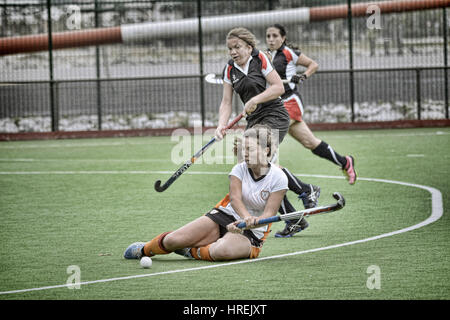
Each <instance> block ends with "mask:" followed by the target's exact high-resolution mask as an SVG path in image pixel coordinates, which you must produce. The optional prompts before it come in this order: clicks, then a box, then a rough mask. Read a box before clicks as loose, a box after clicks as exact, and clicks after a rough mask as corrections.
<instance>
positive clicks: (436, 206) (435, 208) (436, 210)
mask: <svg viewBox="0 0 450 320" xmlns="http://www.w3.org/2000/svg"><path fill="white" fill-rule="evenodd" d="M87 172H88V171H78V173H81V174H84V173H87ZM100 172H101V173H102V174H109V172H114V171H98V172H97V173H100ZM163 172H164V173H165V172H166V171H127V172H122V171H120V172H118V173H128V174H130V173H132V174H133V173H147V174H149V173H163ZM76 173H77V172H75V171H73V172H71V173H70V174H76ZM227 173H228V172H214V173H211V172H195V171H191V172H190V174H227ZM0 174H7V173H5V172H0ZM10 174H11V173H10ZM12 174H29V173H27V172H22V173H19V172H16V173H12ZM32 174H54V172H40V173H37V172H35V173H32ZM61 174H63V173H62V172H61ZM295 175H297V176H304V177H315V178H325V179H343V177H339V176H327V175H314V174H295ZM358 180H362V181H372V182H381V183H391V184H398V185H403V186H407V187H413V188H419V189H423V190H426V191H428V192H430V193H431V215H430V216H429V217H428V218H427V219H426V220H424V221H422V222H420V223H418V224H415V225H413V226H410V227H406V228H403V229H400V230H395V231H392V232H388V233H383V234H380V235H377V236H373V237H369V238H365V239H361V240H354V241H349V242H344V243H339V244H334V245H330V246H326V247H321V248H314V249H308V250H303V251H296V252H292V253H285V254H280V255H274V256H269V257H262V258H258V259H249V260H243V261H235V262H228V263H221V264H213V265H209V266H203V267H194V268H186V269H179V270H171V271H164V272H156V273H150V274H141V275H134V276H126V277H116V278H109V279H101V280H93V281H83V282H80V283H77V285H88V284H95V283H104V282H112V281H119V280H129V279H137V278H145V277H154V276H159V275H166V274H174V273H180V272H189V271H198V270H206V269H212V268H219V267H227V266H233V265H237V264H244V263H253V262H259V261H264V260H271V259H278V258H283V257H289V256H295V255H301V254H306V253H313V252H319V251H324V250H330V249H335V248H341V247H346V246H351V245H354V244H360V243H365V242H369V241H373V240H379V239H382V238H387V237H391V236H394V235H398V234H401V233H405V232H408V231H412V230H416V229H419V228H422V227H424V226H426V225H428V224H431V223H433V222H435V221H437V220H439V219H440V218H441V217H442V215H443V213H444V207H443V202H442V193H441V192H440V191H439V190H438V189H436V188H433V187H428V186H423V185H419V184H413V183H407V182H402V181H394V180H386V179H376V178H358ZM73 285H74V284H73V283H70V284H61V285H54V286H46V287H38V288H31V289H21V290H12V291H3V292H0V295H5V294H13V293H24V292H32V291H41V290H49V289H58V288H65V287H67V288H68V287H72V286H73Z"/></svg>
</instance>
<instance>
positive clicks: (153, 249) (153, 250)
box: [144, 231, 172, 257]
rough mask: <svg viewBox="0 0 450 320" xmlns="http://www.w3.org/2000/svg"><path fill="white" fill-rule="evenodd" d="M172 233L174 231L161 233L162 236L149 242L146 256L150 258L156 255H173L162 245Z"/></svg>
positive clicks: (145, 247)
mask: <svg viewBox="0 0 450 320" xmlns="http://www.w3.org/2000/svg"><path fill="white" fill-rule="evenodd" d="M171 232H172V231H168V232H164V233H161V234H160V235H158V236H156V237H154V238H153V239H152V240H150V241H149V242H147V243H146V244H145V246H144V254H145V255H146V256H148V257H153V256H154V255H155V254H168V253H171V251H168V250H167V249H166V248H164V246H163V244H162V241H163V239H164V237H165V236H167V235H168V234H169V233H171Z"/></svg>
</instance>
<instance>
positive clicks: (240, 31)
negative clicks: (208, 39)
mask: <svg viewBox="0 0 450 320" xmlns="http://www.w3.org/2000/svg"><path fill="white" fill-rule="evenodd" d="M230 38H238V39H241V40H242V41H244V42H245V43H247V44H248V45H249V46H251V47H252V48H256V37H255V35H254V34H253V33H251V32H250V31H249V30H248V29H246V28H243V27H238V28H234V29H231V30H230V32H228V34H227V40H228V39H230Z"/></svg>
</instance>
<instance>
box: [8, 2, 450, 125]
mask: <svg viewBox="0 0 450 320" xmlns="http://www.w3.org/2000/svg"><path fill="white" fill-rule="evenodd" d="M359 2H363V1H355V0H353V1H346V0H342V1H339V0H333V1H331V0H329V1H326V0H323V1H311V0H260V1H255V0H253V1H249V0H246V1H200V0H198V1H196V0H193V1H150V0H149V1H143V0H135V1H129V0H116V1H113V0H103V1H101V0H84V1H80V0H78V1H65V0H59V1H56V0H53V1H49V0H34V1H33V0H23V1H20V0H15V1H10V0H0V25H1V28H0V37H2V38H10V37H17V36H25V35H35V34H48V32H49V31H50V32H51V34H55V33H60V32H73V31H80V30H81V31H82V30H88V29H93V28H109V27H116V26H122V25H132V24H139V23H146V22H165V21H174V22H177V21H178V22H179V21H184V20H186V19H198V20H199V21H201V20H202V19H204V18H207V17H212V16H214V17H215V16H224V17H225V16H236V15H239V14H242V13H258V12H263V11H271V10H282V9H290V8H292V9H293V10H294V9H296V8H300V7H323V6H330V5H334V6H339V5H346V6H348V5H349V4H350V3H351V4H358V3H359ZM447 11H448V9H447V8H435V9H428V10H418V11H408V12H395V13H386V14H385V13H381V14H378V15H377V12H376V10H375V11H373V12H370V13H368V14H367V15H366V16H363V17H361V16H360V17H351V16H350V15H349V14H348V15H347V16H345V17H342V18H334V19H331V20H322V21H317V22H314V21H312V22H309V23H291V22H289V23H287V22H286V21H283V19H281V21H279V23H280V24H283V25H284V26H285V27H286V29H287V39H288V42H289V43H290V44H292V45H295V46H297V47H298V48H299V49H300V50H301V52H303V53H304V54H306V55H307V56H308V57H310V58H312V59H313V60H315V61H316V62H318V64H319V71H318V72H317V73H315V74H314V75H313V76H312V77H311V78H310V79H308V80H307V81H306V82H304V84H303V86H302V87H301V94H302V97H303V100H304V103H305V105H306V108H305V115H304V119H305V120H306V121H308V122H311V123H319V122H367V121H390V120H408V119H444V118H447V119H448V41H447V35H448V33H449V32H448V28H449V22H448V21H449V18H448V12H447ZM274 12H275V11H274ZM49 13H50V15H51V19H50V21H51V23H49V20H48V16H49ZM243 25H244V26H245V21H243ZM267 27H268V26H267V25H261V26H259V27H252V28H250V29H251V31H252V32H253V33H254V34H255V35H256V36H257V38H258V40H259V43H258V48H260V49H265V48H266V44H265V30H266V28H267ZM198 31H199V32H196V33H195V34H189V35H185V34H184V35H182V36H171V37H160V38H155V39H148V40H147V41H146V42H145V43H141V44H121V43H119V44H108V45H99V46H86V47H79V48H68V49H62V50H57V49H52V47H51V45H50V50H46V51H40V52H34V53H18V54H9V55H3V56H0V70H1V72H0V132H19V131H51V130H63V131H64V130H66V131H74V130H75V131H78V130H99V129H101V130H108V129H134V128H167V127H180V126H181V127H192V126H199V125H203V126H214V125H216V121H217V114H218V106H219V104H220V100H221V94H222V88H221V86H220V85H212V84H209V83H206V82H205V81H204V76H205V75H206V74H208V73H215V74H219V73H221V72H222V70H223V68H224V66H225V64H226V62H227V61H228V59H229V56H228V52H227V48H226V45H225V36H226V33H227V31H228V30H223V31H222V32H213V33H206V32H205V33H203V32H202V33H200V31H201V30H200V29H199V30H198ZM349 35H351V37H350V36H349ZM301 70H302V68H301V67H299V68H298V71H299V72H301ZM234 104H235V110H236V111H240V109H239V108H240V107H241V106H240V103H239V101H237V99H236V101H235V102H234Z"/></svg>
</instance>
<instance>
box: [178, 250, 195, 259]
mask: <svg viewBox="0 0 450 320" xmlns="http://www.w3.org/2000/svg"><path fill="white" fill-rule="evenodd" d="M174 253H176V254H179V255H180V256H183V257H185V258H188V259H194V257H193V256H192V254H191V248H183V249H177V250H175V251H174Z"/></svg>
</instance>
